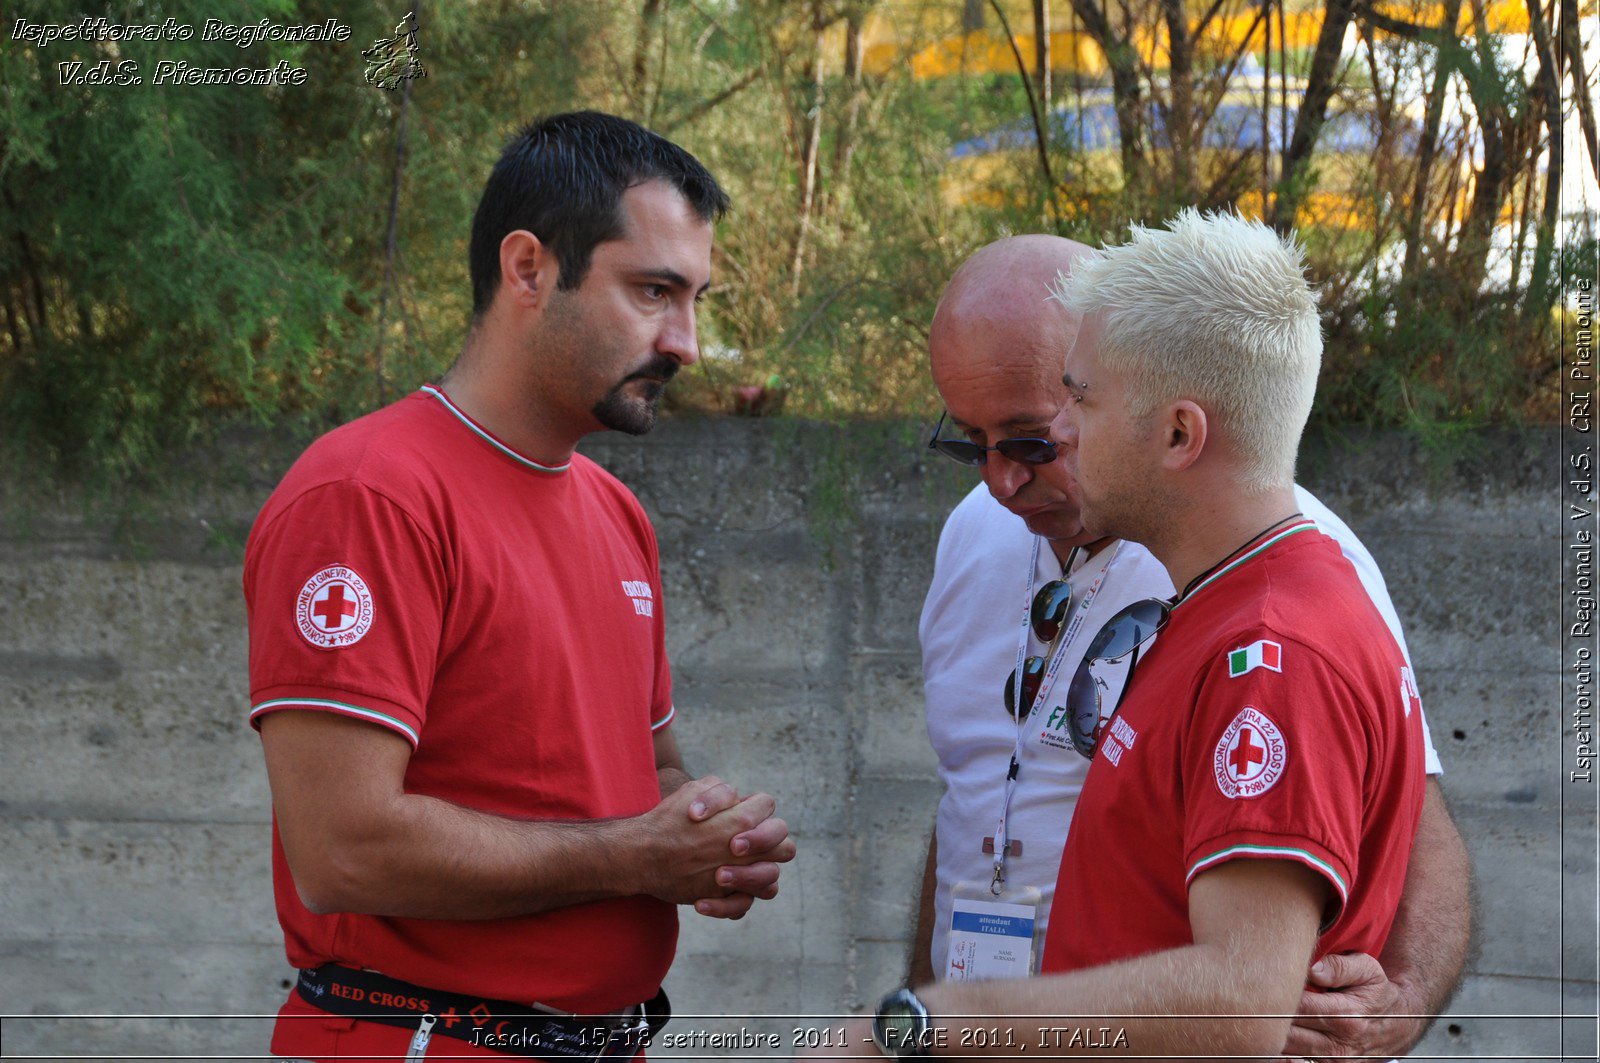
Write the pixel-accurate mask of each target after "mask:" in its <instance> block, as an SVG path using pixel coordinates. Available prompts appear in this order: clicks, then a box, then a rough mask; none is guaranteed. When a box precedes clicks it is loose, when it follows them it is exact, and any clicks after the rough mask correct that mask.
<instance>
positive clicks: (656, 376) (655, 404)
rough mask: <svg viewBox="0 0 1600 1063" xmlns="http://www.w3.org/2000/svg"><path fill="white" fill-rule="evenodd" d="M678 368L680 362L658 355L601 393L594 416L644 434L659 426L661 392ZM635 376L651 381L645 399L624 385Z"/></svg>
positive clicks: (622, 429) (632, 433) (611, 426)
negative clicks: (632, 395)
mask: <svg viewBox="0 0 1600 1063" xmlns="http://www.w3.org/2000/svg"><path fill="white" fill-rule="evenodd" d="M677 372H678V363H677V362H674V361H673V360H672V359H670V358H658V359H656V360H655V361H652V362H651V363H650V364H649V365H647V366H645V367H644V368H643V369H640V370H639V371H638V372H636V373H630V374H628V375H627V376H625V377H623V378H622V379H621V380H619V381H618V382H617V384H616V386H615V387H613V388H612V389H611V390H610V391H608V392H606V393H605V394H604V395H602V396H601V397H600V401H599V402H597V403H595V404H594V406H593V408H592V409H590V411H589V412H590V413H592V414H594V419H595V420H597V421H599V422H600V423H601V424H602V425H604V426H605V427H607V428H609V429H611V430H612V431H614V432H625V433H627V434H628V435H630V436H642V435H644V434H645V433H646V432H648V431H650V429H652V428H654V427H655V426H656V414H657V412H658V411H659V410H660V407H661V396H662V394H664V393H665V391H666V389H667V381H669V380H671V379H672V378H673V377H674V376H676V375H677ZM635 380H645V381H648V383H647V385H646V387H645V394H646V397H645V398H644V399H632V398H629V397H628V396H626V395H624V394H623V393H622V389H623V388H625V387H627V385H628V384H630V383H632V382H633V381H635Z"/></svg>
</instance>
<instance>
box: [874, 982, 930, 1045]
mask: <svg viewBox="0 0 1600 1063" xmlns="http://www.w3.org/2000/svg"><path fill="white" fill-rule="evenodd" d="M872 1039H873V1041H875V1042H876V1043H877V1045H878V1051H880V1052H882V1053H883V1054H884V1055H886V1056H888V1057H889V1058H890V1059H918V1058H921V1057H923V1056H926V1055H929V1054H930V1052H931V1050H932V1048H933V1036H932V1023H931V1022H930V1020H929V1018H928V1008H927V1005H925V1004H923V1003H922V1001H920V1000H918V999H917V995H916V994H915V993H913V992H912V991H911V990H909V989H896V990H895V991H894V992H893V993H890V994H889V995H888V996H886V997H884V998H883V999H882V1000H880V1001H878V1012H877V1014H876V1015H874V1016H873V1017H872Z"/></svg>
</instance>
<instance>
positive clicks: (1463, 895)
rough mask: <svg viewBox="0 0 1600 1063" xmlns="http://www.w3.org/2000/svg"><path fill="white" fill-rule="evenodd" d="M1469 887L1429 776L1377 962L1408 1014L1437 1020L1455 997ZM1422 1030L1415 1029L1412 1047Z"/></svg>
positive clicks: (1451, 825) (1467, 925) (1466, 865)
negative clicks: (1402, 880) (1403, 880)
mask: <svg viewBox="0 0 1600 1063" xmlns="http://www.w3.org/2000/svg"><path fill="white" fill-rule="evenodd" d="M1471 883H1472V867H1471V863H1470V861H1469V860H1468V858H1467V849H1466V846H1465V845H1463V844H1462V842H1461V834H1460V832H1459V831H1457V830H1456V825H1455V822H1454V821H1453V820H1452V819H1451V818H1450V812H1449V810H1448V809H1447V808H1446V807H1445V802H1444V793H1443V791H1442V790H1441V789H1440V788H1439V783H1438V781H1437V780H1436V779H1435V778H1434V777H1432V776H1430V777H1429V779H1428V784H1427V789H1426V791H1425V795H1424V799H1423V803H1422V815H1421V817H1420V819H1419V820H1418V823H1417V839H1416V843H1415V844H1414V845H1413V846H1412V849H1411V862H1410V864H1409V865H1408V867H1407V869H1406V884H1405V892H1404V893H1403V894H1402V895H1401V897H1400V907H1399V909H1398V910H1397V911H1396V912H1395V919H1394V927H1393V929H1391V930H1390V931H1389V940H1388V943H1387V944H1386V945H1385V946H1384V950H1383V955H1382V956H1381V957H1379V959H1380V961H1381V962H1382V963H1383V968H1384V971H1385V972H1386V973H1387V974H1388V976H1389V979H1390V981H1392V982H1395V983H1396V984H1397V985H1398V986H1399V988H1400V991H1401V994H1402V997H1403V999H1404V1000H1405V1002H1406V1006H1407V1009H1408V1010H1409V1011H1410V1012H1411V1013H1413V1014H1421V1015H1437V1014H1438V1013H1439V1012H1440V1011H1442V1010H1443V1009H1444V1006H1445V1004H1446V1003H1448V1002H1449V1000H1450V997H1451V996H1452V995H1454V993H1455V989H1456V985H1457V984H1458V982H1459V981H1460V978H1461V969H1462V967H1463V965H1464V964H1465V963H1466V957H1467V944H1468V941H1469V939H1470V937H1471V932H1472V923H1471V894H1472V885H1471ZM1429 1022H1431V1020H1429ZM1427 1026H1428V1022H1423V1023H1420V1024H1419V1026H1418V1028H1417V1030H1416V1038H1415V1039H1414V1040H1413V1041H1412V1044H1415V1043H1416V1041H1417V1040H1420V1039H1421V1038H1422V1035H1423V1033H1425V1032H1426V1030H1427Z"/></svg>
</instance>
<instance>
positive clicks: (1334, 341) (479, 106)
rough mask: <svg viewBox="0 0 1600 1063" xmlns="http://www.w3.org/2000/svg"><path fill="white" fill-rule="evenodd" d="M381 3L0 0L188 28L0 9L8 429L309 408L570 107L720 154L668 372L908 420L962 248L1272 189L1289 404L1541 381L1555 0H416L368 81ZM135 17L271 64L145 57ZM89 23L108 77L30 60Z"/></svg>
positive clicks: (133, 426) (94, 445)
mask: <svg viewBox="0 0 1600 1063" xmlns="http://www.w3.org/2000/svg"><path fill="white" fill-rule="evenodd" d="M1587 2H1588V4H1589V5H1590V7H1592V6H1593V4H1594V0H1587ZM406 3H407V0H396V4H395V5H394V6H393V7H387V6H381V5H378V4H367V3H362V4H354V3H334V2H331V0H252V2H242V0H236V2H229V0H205V2H204V3H203V4H202V3H199V2H187V0H159V2H158V0H147V2H123V3H115V2H113V3H104V4H100V5H94V4H90V5H88V6H87V7H85V6H68V5H66V4H62V3H46V2H40V0H21V2H14V3H12V4H10V5H8V9H7V11H6V15H5V18H6V22H7V27H6V28H7V31H8V32H9V31H10V30H11V27H12V24H14V23H15V21H16V20H18V19H26V20H28V21H30V22H33V23H64V22H65V23H76V22H77V21H78V20H79V19H80V18H82V17H83V16H84V15H86V14H87V15H104V16H105V17H107V18H108V19H110V20H111V21H112V22H116V23H160V22H162V21H163V20H165V19H167V18H169V17H170V18H174V19H176V21H177V22H178V23H180V24H184V23H186V24H190V25H193V26H195V27H196V29H197V32H196V34H195V36H194V37H193V38H192V39H190V40H187V41H163V42H160V43H151V42H144V41H126V42H121V43H116V42H99V43H85V42H67V41H56V42H54V43H51V44H50V45H49V46H48V47H39V46H38V45H37V44H28V43H22V42H19V41H17V40H14V39H8V40H7V42H6V45H5V47H4V48H0V445H3V446H4V447H5V449H6V450H7V451H8V452H10V454H11V455H12V466H13V467H14V468H22V469H31V470H35V471H39V472H41V473H42V474H44V475H48V476H53V477H54V476H64V477H73V478H79V479H83V480H87V481H98V482H101V483H121V482H127V481H133V480H139V479H144V478H149V477H150V476H151V475H152V474H153V473H155V472H156V471H158V470H159V469H160V468H161V465H162V462H163V460H164V459H165V458H166V457H167V456H168V455H170V454H171V453H173V451H174V450H175V449H176V448H182V447H186V446H192V445H193V444H195V443H196V442H203V441H204V440H205V439H207V438H208V437H209V433H211V432H212V431H214V430H215V429H216V428H217V427H218V426H220V425H223V424H228V423H231V422H236V421H237V420H239V419H240V418H241V417H242V418H248V419H252V420H255V421H259V422H262V423H272V424H282V423H284V422H286V421H288V422H294V423H296V424H299V425H302V426H304V427H305V428H306V429H307V430H313V429H315V428H316V427H318V426H323V425H327V424H330V423H332V422H334V421H336V420H339V419H344V418H348V417H351V416H354V415H356V414H359V413H361V412H363V411H365V410H368V409H372V408H374V407H376V406H378V405H380V404H382V403H383V402H386V401H389V400H392V399H394V398H396V397H398V396H399V395H400V394H403V393H404V392H406V391H408V390H409V389H411V388H412V387H414V386H415V385H416V384H418V383H419V382H421V381H423V380H426V379H428V378H429V377H431V376H434V375H436V374H437V373H439V372H441V371H442V370H443V368H444V367H445V366H447V365H448V364H449V362H450V360H451V359H452V357H453V356H454V354H455V352H456V350H457V349H458V347H459V344H460V341H461V338H462V334H463V331H464V328H465V325H466V321H467V316H468V311H469V307H470V297H469V288H468V282H467V271H466V240H467V234H468V228H469V224H470V219H471V215H472V211H473V209H474V207H475V206H476V201H477V196H478V194H479V191H480V190H481V188H482V184H483V181H484V179H485V177H486V176H487V173H488V170H489V167H490V166H491V165H492V163H493V161H494V159H495V157H496V156H497V154H498V151H499V149H500V147H501V146H502V145H503V144H504V142H505V141H506V140H507V139H509V138H510V137H511V136H512V135H513V134H514V133H515V132H516V131H517V129H518V128H519V127H520V126H521V125H523V124H525V123H526V122H527V121H528V120H529V119H531V118H532V117H534V116H536V115H539V114H542V113H549V112H554V111H559V110H565V109H573V108H580V107H581V108H597V109H602V110H608V111H613V112H616V113H620V114H624V115H627V116H629V117H632V118H635V119H637V120H639V121H641V122H643V123H645V124H646V125H648V126H650V127H652V128H654V129H656V130H658V131H660V132H662V133H663V134H665V135H667V136H669V137H671V138H673V139H675V140H677V141H678V142H679V143H682V144H683V145H685V146H686V147H687V148H689V149H690V150H691V151H693V152H695V153H696V154H697V155H699V156H700V158H701V159H702V160H703V161H705V163H706V164H707V165H708V166H709V167H710V168H711V169H712V170H713V172H715V173H716V174H717V175H718V176H719V178H720V179H721V180H722V181H723V183H724V184H725V185H726V186H727V188H728V190H729V192H730V193H731V194H732V196H733V200H734V204H735V206H734V210H733V212H732V214H731V215H730V216H729V218H728V219H727V220H726V221H725V222H724V223H723V224H722V226H721V227H720V229H719V233H718V243H717V249H716V253H715V261H714V273H715V287H714V288H713V290H712V292H711V295H710V298H709V299H708V301H707V304H706V308H705V311H704V313H703V316H702V320H701V341H702V348H703V351H704V353H705V357H704V358H703V360H702V361H701V362H700V364H699V365H698V366H697V367H695V368H694V369H693V370H692V371H689V372H686V373H684V374H683V376H681V377H680V378H679V380H680V383H679V384H678V385H675V387H674V390H673V392H672V397H671V400H670V401H671V402H672V404H673V405H674V406H676V407H677V408H680V409H682V408H691V409H699V410H704V411H714V412H725V413H729V414H746V415H771V414H776V413H779V412H781V413H783V414H785V415H799V416H803V417H807V418H820V419H824V420H827V419H847V418H848V419H857V418H885V419H889V418H902V417H907V416H911V417H920V418H926V419H929V420H931V419H932V417H933V416H935V415H936V413H937V398H936V396H935V395H934V393H933V391H932V388H931V386H930V384H929V383H928V381H927V380H926V374H925V373H924V372H923V368H922V359H923V350H924V342H925V339H926V329H927V323H928V321H929V319H930V317H931V315H932V311H933V308H934V305H935V303H936V302H937V299H938V296H939V292H940V290H941V287H942V284H943V282H944V280H945V278H947V277H948V276H949V274H950V272H951V270H952V269H953V268H954V267H955V265H956V264H957V263H958V262H959V261H960V260H961V259H962V258H964V257H965V256H966V255H967V254H969V253H970V252H971V251H972V250H973V249H975V248H976V247H977V246H979V245H980V244H983V243H985V242H987V241H989V240H992V239H995V238H997V237H999V236H1002V235H1006V234H1009V233H1017V232H1036V231H1053V232H1058V233H1061V234H1064V235H1069V236H1074V237H1077V238H1080V239H1084V240H1087V241H1090V242H1100V241H1104V240H1119V239H1122V238H1125V236H1126V232H1127V224H1128V222H1129V220H1130V219H1133V220H1139V221H1146V222H1150V223H1156V222H1159V221H1160V220H1161V219H1163V218H1165V217H1167V216H1169V215H1170V214H1172V213H1173V212H1174V211H1175V210H1176V209H1177V208H1178V207H1180V206H1183V205H1187V204H1190V203H1196V204H1200V205H1202V206H1207V207H1229V206H1231V207H1234V208H1236V209H1239V210H1241V211H1244V212H1246V213H1250V214H1254V215H1257V216H1262V217H1265V218H1267V219H1269V220H1271V221H1272V222H1273V223H1274V224H1275V225H1278V226H1279V227H1280V228H1284V229H1287V228H1290V227H1293V228H1296V229H1298V230H1299V232H1300V234H1301V236H1302V239H1303V240H1304V242H1305V243H1306V245H1307V247H1308V249H1309V252H1310V257H1311V261H1312V268H1313V273H1314V279H1315V280H1316V282H1317V283H1318V285H1319V286H1320V288H1321V290H1322V293H1323V313H1324V321H1325V329H1326V334H1327V337H1328V350H1327V355H1326V358H1325V362H1324V371H1323V383H1322V390H1321V393H1320V396H1319V400H1318V406H1317V410H1316V413H1315V414H1314V416H1315V418H1317V420H1318V421H1319V422H1320V423H1322V424H1324V425H1346V424H1376V425H1406V426H1411V427H1414V428H1420V429H1422V430H1423V431H1424V432H1425V433H1426V432H1435V433H1439V432H1444V433H1446V434H1448V432H1449V431H1452V430H1454V429H1456V428H1460V427H1463V426H1472V425H1479V424H1485V423H1495V422H1507V421H1515V420H1521V419H1533V420H1539V421H1543V420H1549V421H1554V420H1555V419H1556V418H1557V414H1558V406H1559V402H1560V382H1559V381H1560V349H1559V342H1558V340H1559V335H1560V329H1561V326H1562V315H1563V314H1564V313H1567V312H1568V310H1566V309H1563V307H1562V294H1563V292H1564V291H1571V290H1573V288H1574V287H1575V285H1574V281H1575V280H1576V278H1578V277H1580V276H1586V277H1588V278H1589V279H1590V280H1591V281H1592V280H1593V279H1594V272H1595V271H1594V262H1595V231H1594V218H1593V208H1592V201H1591V200H1590V199H1589V198H1588V196H1587V195H1585V194H1583V191H1584V190H1585V189H1588V188H1591V187H1592V186H1593V184H1594V175H1595V173H1596V172H1597V171H1596V165H1597V164H1596V142H1595V141H1596V137H1595V123H1594V117H1593V107H1592V103H1591V100H1592V90H1591V85H1592V81H1593V79H1594V65H1595V64H1594V62H1593V57H1594V42H1593V41H1588V40H1585V39H1584V38H1583V28H1584V26H1583V24H1584V23H1585V22H1587V23H1588V24H1590V25H1591V26H1592V25H1593V24H1594V21H1595V20H1594V18H1593V12H1592V11H1591V10H1589V9H1588V8H1583V7H1582V0H1444V2H1443V3H1437V2H1431V0H1115V2H1112V0H876V2H875V0H615V2H607V3H595V2H588V0H456V2H452V3H448V4H447V3H444V2H440V0H423V2H422V3H420V4H419V5H418V10H417V12H416V18H417V22H416V38H415V39H416V43H417V45H418V48H419V51H418V53H417V56H416V58H417V59H418V60H419V61H420V62H421V63H422V65H423V68H424V69H425V71H426V76H424V77H420V78H415V79H412V80H408V81H406V82H404V83H403V85H401V86H399V87H397V88H395V89H393V90H384V89H381V88H378V87H374V86H372V85H369V84H368V83H367V82H366V81H365V80H364V77H363V68H364V63H363V60H362V58H361V50H362V49H363V48H366V47H368V46H369V45H371V44H372V43H373V42H374V41H377V40H380V39H383V38H393V37H394V35H395V24H396V23H397V22H398V21H400V20H401V19H402V18H403V17H404V16H405V15H406V13H407V8H406V6H404V5H405V4H406ZM1585 14H1587V15H1588V16H1589V17H1588V18H1587V19H1586V18H1585V17H1584V16H1585ZM212 18H216V19H221V20H223V21H224V22H230V23H256V22H258V21H259V20H261V19H263V18H266V19H268V20H269V21H272V22H275V23H280V24H289V23H294V24H306V23H313V22H321V21H323V20H325V19H329V18H337V19H340V20H342V21H343V22H344V23H346V24H348V25H349V26H350V27H351V28H352V35H351V38H350V40H348V41H347V42H344V43H299V44H289V43H274V42H260V43H256V44H254V45H253V46H251V47H250V48H248V49H241V48H239V47H237V46H236V45H235V44H232V43H229V42H226V41H217V42H206V41H203V40H201V34H200V33H199V32H198V30H199V29H200V27H202V26H203V25H204V23H205V21H206V20H207V19H212ZM161 59H173V60H181V61H186V62H188V63H190V64H192V65H194V66H197V67H212V66H216V67H229V68H232V67H238V66H249V67H256V68H259V67H268V66H271V65H273V64H274V63H276V62H277V61H279V60H280V59H281V60H284V61H286V62H287V63H289V64H290V65H292V66H298V67H304V68H305V69H306V71H307V72H308V76H307V79H306V81H305V83H304V84H301V85H298V86H284V87H255V86H244V85H224V86H197V85H156V84H153V83H152V82H153V77H154V74H155V65H156V63H157V62H158V61H159V60H161ZM127 60H132V61H135V62H137V63H138V67H139V73H140V75H141V76H142V77H143V78H144V79H145V80H144V84H141V85H122V86H118V85H97V84H81V85H79V84H73V83H71V82H72V80H73V78H72V77H71V76H69V71H68V68H64V67H63V66H61V65H60V64H64V63H77V62H81V63H83V64H84V65H83V67H82V68H75V69H78V70H79V71H80V72H81V71H82V70H83V69H93V68H94V66H95V64H97V63H100V62H102V61H106V62H107V66H106V67H105V68H102V69H109V70H111V71H113V72H114V71H115V69H116V68H117V64H118V63H120V62H124V61H127ZM1574 189H1577V190H1578V192H1577V193H1574V191H1573V190H1574ZM1563 278H1565V285H1563Z"/></svg>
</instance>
